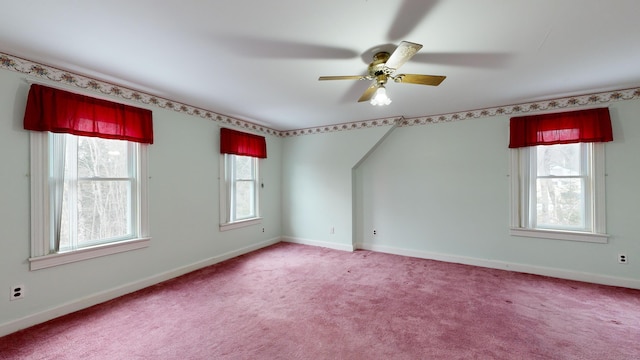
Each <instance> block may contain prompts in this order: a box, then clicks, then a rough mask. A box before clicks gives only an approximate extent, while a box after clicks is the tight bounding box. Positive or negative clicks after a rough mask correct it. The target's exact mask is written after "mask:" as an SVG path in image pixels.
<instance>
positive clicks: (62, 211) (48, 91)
mask: <svg viewBox="0 0 640 360" xmlns="http://www.w3.org/2000/svg"><path fill="white" fill-rule="evenodd" d="M24 128H25V129H26V130H31V132H30V140H31V174H30V176H31V258H30V259H29V261H30V266H31V270H37V269H43V268H47V267H51V266H56V265H61V264H66V263H70V262H74V261H79V260H84V259H90V258H95V257H98V256H104V255H109V254H114V253H118V252H123V251H129V250H134V249H139V248H143V247H146V246H148V244H149V240H150V239H149V237H148V236H149V221H148V215H147V172H146V169H147V147H148V144H153V123H152V112H151V111H150V110H146V109H141V108H136V107H132V106H128V105H125V104H119V103H114V102H111V101H108V100H104V99H96V98H93V97H89V96H85V95H81V94H76V93H71V92H67V91H64V90H60V89H54V88H50V87H47V86H43V85H38V84H33V85H31V87H30V89H29V96H28V98H27V106H26V109H25V115H24Z"/></svg>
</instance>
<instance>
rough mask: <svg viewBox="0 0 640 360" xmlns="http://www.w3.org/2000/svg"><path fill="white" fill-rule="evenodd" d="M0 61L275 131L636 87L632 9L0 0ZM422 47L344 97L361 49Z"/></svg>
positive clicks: (592, 0)
mask: <svg viewBox="0 0 640 360" xmlns="http://www.w3.org/2000/svg"><path fill="white" fill-rule="evenodd" d="M2 2H3V4H2V7H1V8H2V11H1V13H0V52H4V53H7V54H10V55H14V56H18V57H23V58H25V59H28V60H31V61H35V62H39V63H42V64H45V65H49V66H53V67H57V68H60V69H63V70H67V71H72V72H74V73H76V74H80V75H85V76H88V77H92V78H94V79H97V80H103V81H107V82H111V83H115V84H118V85H121V86H124V87H128V88H131V89H134V90H138V91H142V92H146V93H148V94H152V95H155V96H159V97H163V98H167V99H170V100H173V101H177V102H182V103H184V104H187V105H192V106H196V107H200V108H203V109H206V110H210V111H213V112H215V113H218V114H223V115H227V116H230V117H234V118H237V119H241V120H247V121H251V122H254V123H257V124H260V125H265V126H268V127H271V128H273V129H277V130H291V129H302V128H308V127H316V126H324V125H330V124H339V123H346V122H352V121H362V120H372V119H379V118H389V117H396V116H404V117H406V118H411V117H420V116H428V115H437V114H446V113H452V112H459V111H467V110H475V109H482V108H488V107H495V106H501V105H511V104H519V103H524V102H530V101H539V100H544V99H548V98H556V97H562V96H571V95H582V94H588V93H591V92H600V91H610V90H621V89H626V88H632V87H638V86H640V20H639V15H640V2H639V1H637V0H609V1H603V0H481V1H479V0H440V1H437V0H431V1H426V0H404V1H389V0H351V1H348V0H322V1H310V0H271V1H258V0H254V1H249V0H233V1H232V0H228V1H223V0H219V1H215V0H209V1H205V0H180V1H178V0H174V1H169V0H161V1H158V0H135V1H132V0H109V1H98V0H84V1H81V0H56V1H48V0H39V1H38V0H22V1H16V0H11V1H10V0H3V1H2ZM402 40H407V41H411V42H416V43H420V44H423V45H424V47H423V48H422V50H421V51H420V52H419V53H418V54H417V55H415V56H414V57H413V58H412V59H411V60H410V61H409V62H408V63H406V64H405V65H404V66H403V67H402V68H401V69H400V71H398V73H413V74H432V75H446V76H447V78H446V80H445V81H444V82H443V83H442V84H441V85H440V86H438V87H432V86H424V85H415V84H398V83H393V82H391V83H389V84H388V85H387V92H388V94H389V96H390V97H391V98H392V99H393V102H392V103H391V105H389V106H386V107H374V106H372V105H370V104H368V103H366V102H363V103H358V102H357V99H358V98H359V97H360V95H361V94H362V92H363V91H364V90H365V89H366V88H367V87H368V86H369V85H370V84H369V82H366V81H318V77H319V76H321V75H361V74H366V69H367V65H368V63H369V62H370V61H371V56H372V54H373V52H374V49H376V48H380V47H385V45H386V46H387V47H388V44H398V43H399V42H400V41H402Z"/></svg>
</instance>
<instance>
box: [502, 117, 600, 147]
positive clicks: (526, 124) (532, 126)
mask: <svg viewBox="0 0 640 360" xmlns="http://www.w3.org/2000/svg"><path fill="white" fill-rule="evenodd" d="M509 131H510V140H509V147H510V148H519V147H525V146H536V145H553V144H571V143H578V142H607V141H613V132H612V130H611V117H610V116H609V109H608V108H600V109H589V110H580V111H570V112H563V113H555V114H545V115H531V116H520V117H512V118H511V123H510V128H509Z"/></svg>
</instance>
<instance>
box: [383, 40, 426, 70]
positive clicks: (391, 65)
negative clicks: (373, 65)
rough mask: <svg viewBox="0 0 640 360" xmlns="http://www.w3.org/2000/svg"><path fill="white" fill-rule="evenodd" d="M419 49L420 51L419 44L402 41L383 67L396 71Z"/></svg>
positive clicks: (420, 46)
mask: <svg viewBox="0 0 640 360" xmlns="http://www.w3.org/2000/svg"><path fill="white" fill-rule="evenodd" d="M420 49H422V45H420V44H416V43H412V42H408V41H403V42H401V43H400V45H398V47H397V48H396V50H395V51H394V52H393V54H391V56H390V57H389V60H387V62H386V63H385V64H384V65H385V67H386V68H388V69H392V70H398V68H399V67H400V66H402V65H403V64H404V63H406V62H407V61H409V59H411V58H412V57H413V55H415V54H416V53H417V52H418V51H419V50H420Z"/></svg>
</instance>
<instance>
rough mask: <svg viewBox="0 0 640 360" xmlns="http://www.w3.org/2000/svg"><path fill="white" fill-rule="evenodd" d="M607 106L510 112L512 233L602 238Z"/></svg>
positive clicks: (608, 131) (610, 137)
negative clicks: (536, 112)
mask: <svg viewBox="0 0 640 360" xmlns="http://www.w3.org/2000/svg"><path fill="white" fill-rule="evenodd" d="M612 140H613V135H612V130H611V119H610V117H609V110H608V109H606V108H603V109H590V110H580V111H572V112H566V113H556V114H545V115H532V116H522V117H514V118H511V123H510V143H509V147H510V148H512V149H513V150H512V151H511V154H512V157H511V202H512V204H511V234H512V235H517V236H530V237H541V238H547V239H560V240H575V241H588V242H599V243H606V242H607V239H608V236H607V235H606V229H605V225H606V224H605V180H604V179H605V171H604V169H605V168H604V147H605V145H604V143H605V142H607V141H612Z"/></svg>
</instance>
